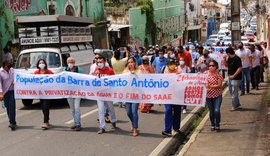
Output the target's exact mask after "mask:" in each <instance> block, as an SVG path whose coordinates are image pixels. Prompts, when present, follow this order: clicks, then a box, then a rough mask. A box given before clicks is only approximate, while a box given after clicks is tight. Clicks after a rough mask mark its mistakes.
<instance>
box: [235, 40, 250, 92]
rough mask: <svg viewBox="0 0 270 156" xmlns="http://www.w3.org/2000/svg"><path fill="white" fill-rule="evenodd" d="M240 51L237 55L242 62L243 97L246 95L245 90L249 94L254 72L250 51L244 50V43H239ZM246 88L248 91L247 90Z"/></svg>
mask: <svg viewBox="0 0 270 156" xmlns="http://www.w3.org/2000/svg"><path fill="white" fill-rule="evenodd" d="M238 48H239V49H238V50H237V51H236V52H235V54H236V55H237V56H238V57H240V59H241V61H242V70H241V71H242V81H241V85H240V87H241V94H240V95H241V96H242V95H245V90H246V91H247V94H249V84H250V71H251V70H252V56H251V52H250V50H249V49H247V48H244V44H243V43H242V42H239V43H238ZM245 82H246V85H245ZM245 88H246V89H245Z"/></svg>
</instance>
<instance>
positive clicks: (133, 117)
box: [123, 57, 141, 137]
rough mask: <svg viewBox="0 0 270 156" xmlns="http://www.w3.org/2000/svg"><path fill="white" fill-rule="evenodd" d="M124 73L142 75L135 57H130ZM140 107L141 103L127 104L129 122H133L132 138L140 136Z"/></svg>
mask: <svg viewBox="0 0 270 156" xmlns="http://www.w3.org/2000/svg"><path fill="white" fill-rule="evenodd" d="M123 73H131V74H140V73H141V72H140V70H139V69H138V67H137V65H136V59H135V58H134V57H130V58H129V59H128V62H127V65H126V69H125V70H124V72H123ZM138 106H139V103H131V102H126V112H127V116H128V118H129V120H130V121H131V133H132V136H134V137H136V136H138V135H139V131H138V127H139V116H138Z"/></svg>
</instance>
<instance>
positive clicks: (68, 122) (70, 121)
mask: <svg viewBox="0 0 270 156" xmlns="http://www.w3.org/2000/svg"><path fill="white" fill-rule="evenodd" d="M97 111H98V109H97V108H96V109H94V110H91V111H90V112H87V113H85V114H83V115H81V119H83V118H85V117H87V116H89V115H91V114H94V113H96V112H97ZM73 121H74V120H73V119H71V120H69V121H67V122H65V124H66V125H69V124H72V123H73Z"/></svg>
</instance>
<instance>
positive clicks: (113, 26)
mask: <svg viewBox="0 0 270 156" xmlns="http://www.w3.org/2000/svg"><path fill="white" fill-rule="evenodd" d="M130 26H131V25H127V24H111V25H110V27H109V29H108V30H109V31H120V29H123V28H127V27H130Z"/></svg>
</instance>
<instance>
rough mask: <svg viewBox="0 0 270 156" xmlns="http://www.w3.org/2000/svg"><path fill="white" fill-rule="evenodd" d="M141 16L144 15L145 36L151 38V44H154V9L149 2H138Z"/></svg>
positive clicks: (148, 0)
mask: <svg viewBox="0 0 270 156" xmlns="http://www.w3.org/2000/svg"><path fill="white" fill-rule="evenodd" d="M137 4H138V6H139V7H140V8H141V12H142V14H145V15H146V31H145V32H146V34H147V35H150V36H151V40H152V44H155V42H156V34H157V26H156V23H155V18H154V7H153V3H152V1H151V0H138V1H137Z"/></svg>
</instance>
